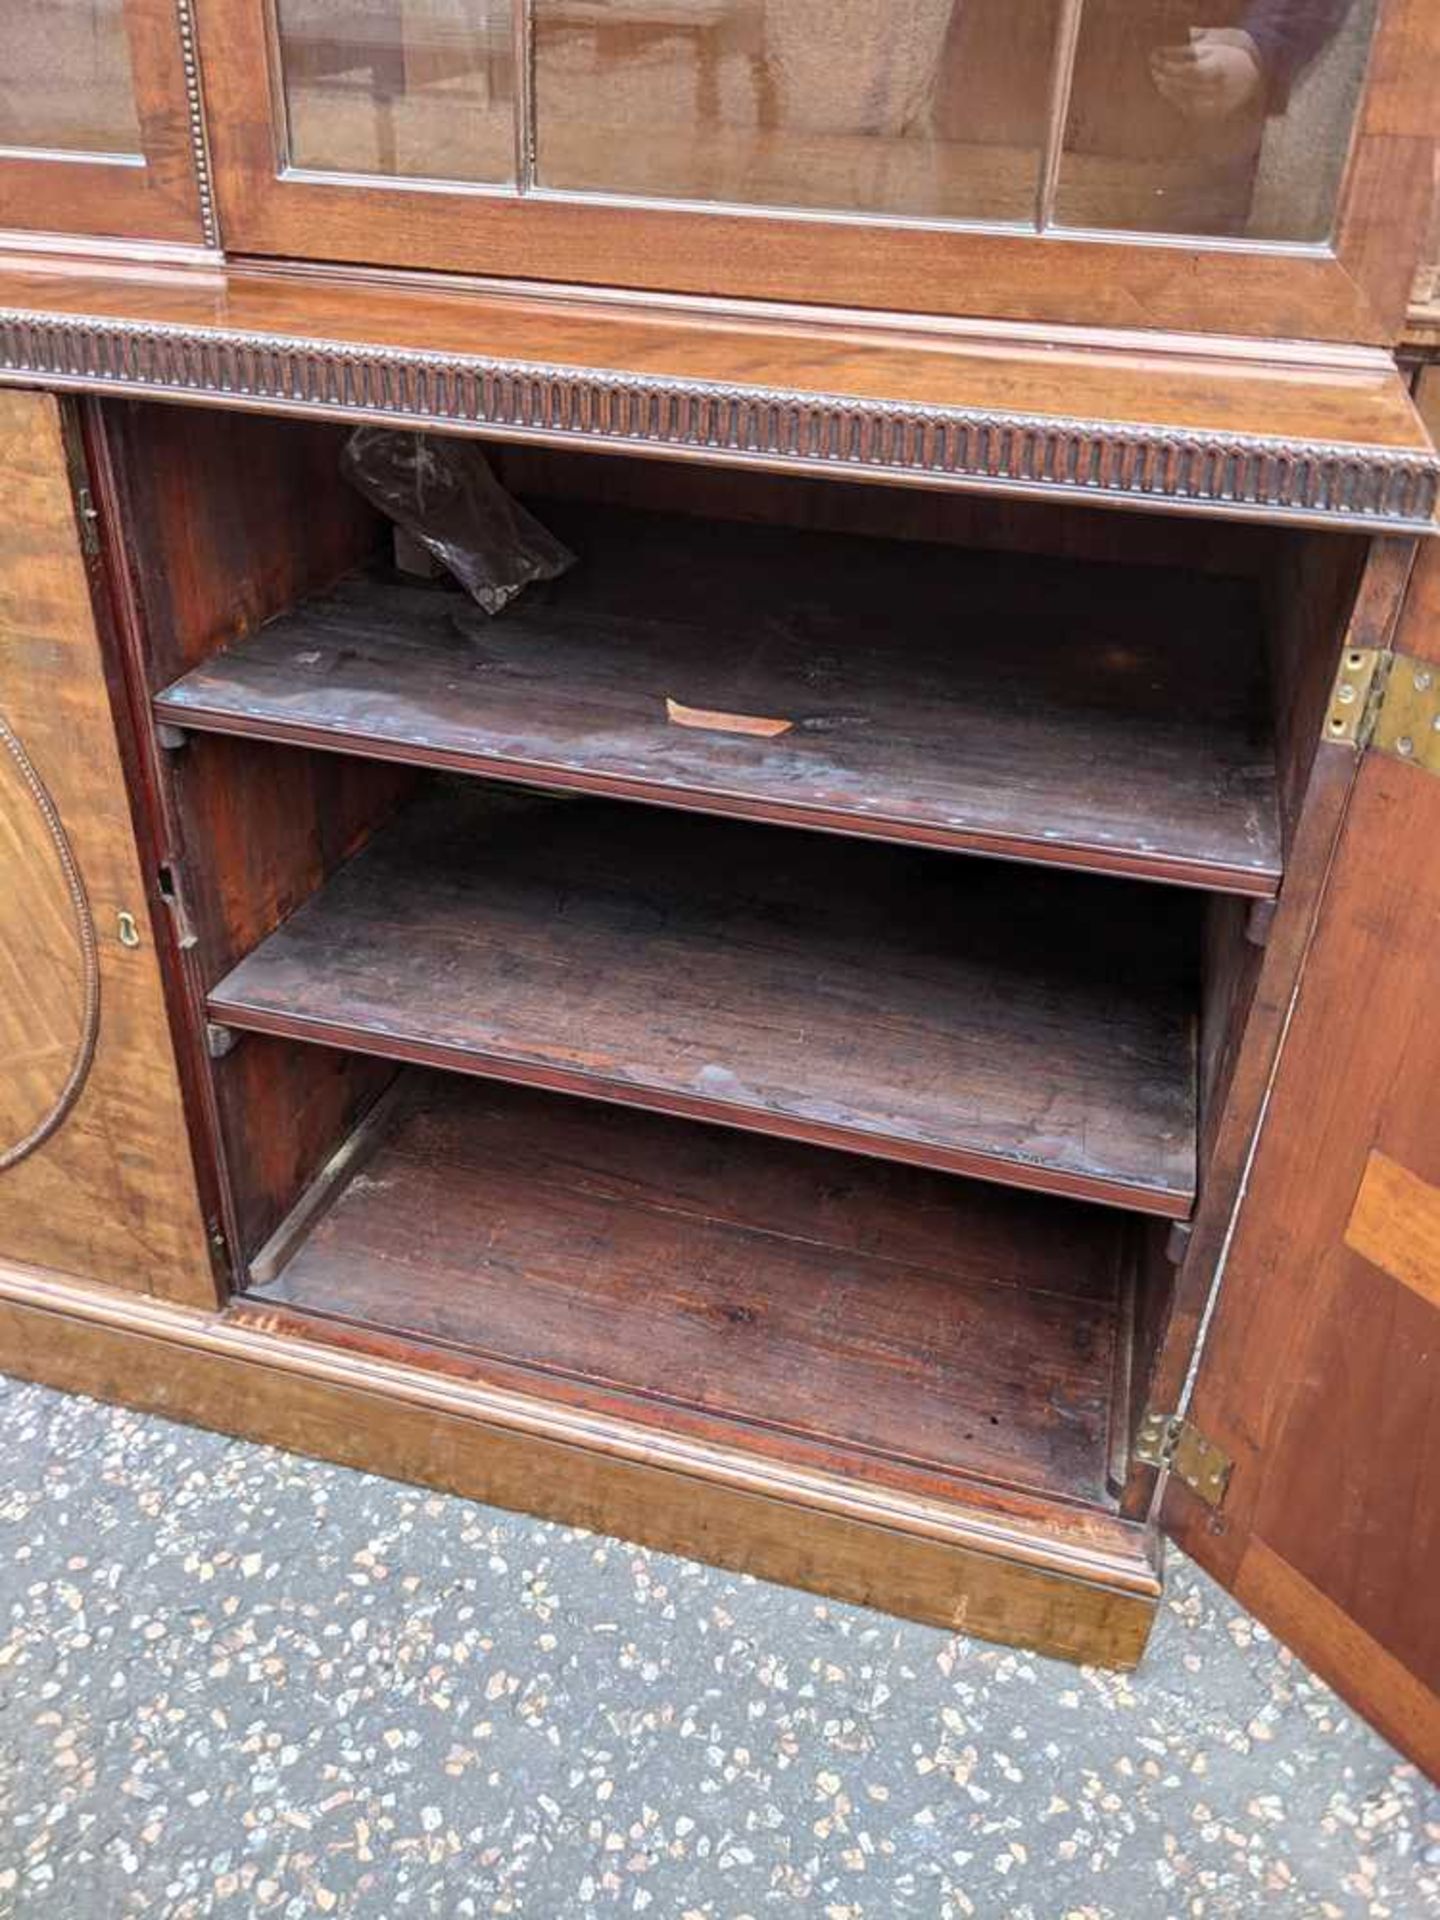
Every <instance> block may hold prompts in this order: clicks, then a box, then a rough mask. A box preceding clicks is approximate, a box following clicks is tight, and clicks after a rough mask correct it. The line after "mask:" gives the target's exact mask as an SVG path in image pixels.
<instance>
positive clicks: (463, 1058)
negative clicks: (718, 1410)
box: [210, 781, 1196, 1216]
mask: <svg viewBox="0 0 1440 1920" xmlns="http://www.w3.org/2000/svg"><path fill="white" fill-rule="evenodd" d="M1195 918H1196V910H1195V897H1194V896H1192V895H1191V894H1189V893H1188V892H1183V891H1181V890H1179V889H1170V888H1152V887H1146V886H1143V885H1141V884H1139V883H1137V882H1130V881H1120V880H1093V879H1088V878H1086V877H1083V876H1078V875H1071V874H1058V873H1055V874H1046V875H1044V876H1040V875H1037V874H1034V873H1031V872H1029V871H1028V870H1026V869H1025V868H1022V867H1016V866H1010V865H1008V864H1002V863H1000V862H993V861H958V860H955V859H953V858H951V857H950V856H948V855H944V854H937V853H917V852H915V851H913V850H912V849H909V848H894V847H876V846H871V845H867V844H864V843H862V842H859V841H849V840H841V839H836V838H831V837H828V836H823V835H807V834H788V833H787V834H778V833H775V832H774V831H773V830H771V829H769V828H766V827H756V826H749V825H741V824H739V823H736V822H732V821H715V820H707V821H703V822H702V821H698V820H693V819H687V818H685V817H683V816H681V815H678V814H672V813H669V812H665V811H661V810H659V809H655V808H642V807H632V806H625V805H622V804H619V803H615V802H605V801H592V800H550V799H543V798H534V799H530V798H524V797H520V796H495V795H493V794H492V793H491V792H490V791H489V790H488V789H485V788H483V787H480V786H478V785H477V783H474V782H458V781H457V782H446V781H442V782H441V783H440V784H439V785H438V786H437V787H436V788H435V789H434V791H432V793H430V794H429V795H427V796H425V797H424V799H423V800H422V802H421V803H419V804H417V805H416V806H415V807H414V808H412V809H411V810H409V811H408V812H407V813H406V814H405V815H404V816H402V818H401V820H400V821H398V822H397V823H396V824H395V825H394V826H393V827H391V828H389V829H386V830H384V831H382V832H381V833H380V834H377V836H376V837H375V839H374V840H373V841H372V842H371V843H370V846H369V847H368V848H367V849H366V850H365V851H364V852H363V853H361V854H358V855H357V856H356V857H355V858H354V859H353V860H352V861H351V862H350V863H349V864H348V865H347V866H345V867H343V868H342V869H341V870H340V872H339V873H338V874H337V875H336V876H335V878H334V879H332V880H331V881H330V882H329V884H328V885H327V886H326V887H324V888H323V889H322V890H321V891H320V892H319V893H318V894H316V895H315V897H314V898H313V899H311V900H310V901H309V902H308V903H307V904H306V905H304V906H303V907H301V908H300V909H299V911H298V912H296V913H294V914H292V916H291V917H290V918H289V919H288V920H287V921H285V923H284V924H283V925H282V926H281V927H280V928H279V929H278V930H277V931H276V932H275V933H273V934H272V935H271V936H270V938H269V939H268V940H266V941H264V942H263V943H262V944H261V945H260V946H259V947H258V948H256V950H255V951H254V952H253V953H251V954H250V955H249V956H248V957H247V958H246V959H244V960H242V961H241V963H240V964H239V966H238V967H236V968H235V969H234V970H233V972H231V973H230V974H229V975H227V977H226V978H225V979H224V980H223V981H221V982H220V983H219V985H218V986H217V987H216V988H215V989H214V990H213V991H212V993H211V996H210V1006H211V1011H212V1014H213V1016H214V1018H215V1019H217V1020H219V1021H222V1022H227V1023H229V1024H232V1025H235V1026H238V1027H253V1028H256V1029H259V1030H261V1031H266V1032H272V1033H281V1034H291V1035H294V1036H296V1037H299V1038H305V1037H309V1038H311V1039H316V1040H321V1041H325V1042H328V1043H330V1044H333V1045H337V1046H347V1047H353V1048H358V1049H360V1050H362V1051H365V1052H370V1053H378V1054H381V1055H384V1056H386V1057H389V1058H392V1059H409V1060H412V1061H418V1062H420V1063H422V1064H430V1065H437V1066H447V1067H452V1068H458V1069H459V1070H461V1071H466V1072H473V1073H481V1074H488V1075H492V1076H495V1077H499V1078H504V1079H513V1080H520V1081H528V1082H530V1083H531V1084H539V1085H547V1086H551V1087H557V1088H560V1089H561V1090H566V1091H570V1092H576V1093H587V1094H592V1095H596V1096H599V1097H601V1098H605V1099H611V1100H619V1101H623V1102H627V1103H630V1104H634V1105H640V1106H650V1107H656V1108H660V1109H663V1110H665V1111H668V1112H672V1113H679V1114H682V1115H689V1116H691V1117H694V1118H701V1119H706V1118H708V1119H718V1120H724V1121H726V1122H728V1123H729V1124H731V1125H735V1126H740V1127H748V1128H752V1129H755V1130H758V1131H761V1132H769V1133H776V1134H784V1135H789V1136H790V1137H792V1138H800V1139H806V1140H810V1141H812V1142H814V1143H815V1144H818V1145H825V1146H844V1147H852V1148H856V1149H858V1150H860V1151H862V1152H868V1153H874V1154H878V1155H880V1156H882V1157H889V1158H898V1159H906V1160H913V1161H917V1162H920V1163H922V1164H928V1165H931V1166H937V1167H941V1168H943V1169H945V1170H947V1171H952V1172H970V1173H981V1174H984V1175H985V1176H987V1177H990V1178H994V1179H998V1180H1003V1181H1007V1182H1010V1183H1012V1184H1019V1185H1027V1186H1034V1187H1039V1188H1043V1189H1046V1190H1049V1191H1053V1192H1060V1193H1069V1194H1073V1195H1076V1196H1078V1197H1084V1198H1090V1199H1102V1200H1107V1201H1112V1202H1115V1203H1117V1204H1121V1205H1130V1206H1135V1207H1138V1208H1141V1209H1143V1210H1147V1211H1151V1212H1156V1213H1161V1214H1168V1215H1174V1216H1183V1215H1184V1214H1185V1213H1187V1212H1188V1210H1189V1207H1190V1204H1191V1201H1192V1199H1193V1196H1194V1182H1195V1064H1194V1034H1193V1006H1194V983H1193V966H1194V957H1195V938H1196V927H1195Z"/></svg>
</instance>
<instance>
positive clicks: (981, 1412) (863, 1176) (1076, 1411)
mask: <svg viewBox="0 0 1440 1920" xmlns="http://www.w3.org/2000/svg"><path fill="white" fill-rule="evenodd" d="M380 1124H381V1138H380V1139H379V1140H378V1142H376V1143H375V1144H374V1145H373V1146H372V1147H371V1148H370V1149H369V1150H368V1151H365V1152H362V1153H361V1154H360V1156H359V1157H358V1158H357V1160H356V1161H355V1164H354V1167H353V1172H352V1174H351V1177H350V1178H349V1180H348V1181H347V1183H346V1184H345V1185H344V1187H343V1189H342V1190H341V1191H340V1193H339V1194H338V1196H337V1197H336V1198H334V1199H333V1201H332V1202H331V1204H330V1205H329V1207H328V1209H327V1210H326V1211H325V1212H324V1213H323V1215H322V1217H321V1218H320V1219H319V1221H318V1224H316V1225H315V1226H314V1227H313V1229H312V1230H311V1231H310V1232H309V1234H308V1235H307V1236H305V1237H304V1238H302V1240H301V1241H300V1244H299V1246H298V1248H297V1249H296V1250H295V1252H294V1253H293V1256H292V1257H291V1258H290V1259H289V1260H288V1262H287V1263H286V1264H284V1265H283V1266H282V1268H281V1271H280V1272H279V1273H278V1275H277V1276H276V1277H275V1278H274V1279H273V1280H270V1281H268V1282H266V1283H264V1284H262V1285H260V1286H258V1287H252V1289H251V1292H250V1298H251V1299H253V1300H261V1301H264V1300H269V1301H272V1302H275V1303H277V1304H284V1305H288V1306H291V1307H295V1308H298V1309H301V1310H304V1311H308V1312H312V1313H321V1314H326V1315H331V1316H335V1317H337V1318H340V1319H344V1320H348V1321H351V1322H353V1323H355V1324H357V1325H360V1326H364V1327H367V1328H370V1329H379V1330H389V1331H391V1332H393V1333H396V1334H399V1335H401V1336H402V1337H405V1338H408V1339H410V1340H412V1341H415V1342H418V1343H420V1344H421V1345H422V1346H423V1345H426V1344H440V1345H444V1346H448V1347H452V1348H455V1349H457V1350H458V1351H460V1352H462V1353H464V1354H467V1355H469V1356H471V1357H472V1358H473V1359H474V1360H475V1361H476V1363H477V1364H478V1365H480V1366H481V1367H482V1368H483V1366H484V1364H485V1363H486V1362H487V1361H496V1360H498V1361H500V1362H502V1363H506V1364H508V1365H509V1366H511V1367H518V1368H523V1369H528V1370H530V1371H532V1372H533V1373H534V1374H535V1375H536V1376H537V1380H536V1384H537V1385H538V1384H539V1383H540V1381H541V1380H543V1379H544V1378H546V1377H550V1376H555V1377H559V1378H560V1379H565V1380H570V1381H572V1382H575V1383H577V1384H578V1385H580V1386H581V1387H582V1388H586V1389H590V1390H591V1396H590V1397H591V1398H595V1397H596V1395H606V1394H608V1395H612V1396H618V1397H619V1398H620V1399H621V1400H623V1401H626V1402H629V1403H631V1404H630V1407H629V1410H630V1412H631V1413H632V1414H634V1415H636V1416H637V1417H640V1418H643V1419H646V1420H650V1421H654V1422H656V1423H657V1424H659V1425H661V1426H666V1425H668V1424H670V1423H672V1422H678V1423H679V1424H680V1425H681V1427H682V1430H683V1429H684V1428H685V1427H686V1426H687V1425H688V1426H689V1427H690V1428H691V1429H693V1430H694V1431H696V1432H698V1433H709V1434H710V1435H711V1436H712V1437H714V1436H715V1435H716V1434H717V1433H718V1435H719V1437H720V1438H722V1439H725V1440H731V1441H733V1440H735V1439H737V1438H738V1439H739V1440H740V1441H741V1442H742V1443H743V1444H746V1445H758V1446H759V1447H760V1448H761V1450H762V1451H764V1450H767V1449H768V1450H770V1451H771V1452H778V1453H779V1454H780V1455H782V1456H784V1455H789V1456H793V1457H796V1458H800V1459H809V1460H810V1461H811V1462H812V1463H818V1464H821V1465H823V1466H825V1467H826V1468H828V1469H834V1470H839V1471H848V1472H856V1473H865V1472H869V1471H872V1470H874V1462H875V1461H876V1460H877V1459H878V1460H879V1461H882V1462H888V1463H890V1465H891V1467H892V1475H891V1477H892V1480H893V1479H895V1478H897V1477H898V1478H899V1479H900V1481H901V1483H902V1484H905V1485H908V1486H910V1487H912V1488H913V1487H918V1489H919V1490H920V1491H922V1492H923V1493H926V1494H928V1495H930V1496H932V1497H937V1496H943V1493H944V1491H945V1482H946V1480H947V1479H948V1478H952V1477H954V1476H956V1475H959V1476H965V1475H970V1476H980V1477H983V1478H991V1479H996V1480H999V1481H1002V1482H1006V1483H1009V1484H1013V1485H1018V1486H1022V1487H1030V1488H1033V1489H1036V1490H1039V1491H1044V1492H1050V1493H1054V1494H1058V1495H1060V1496H1062V1497H1066V1498H1073V1499H1076V1500H1082V1499H1083V1500H1088V1501H1090V1502H1092V1503H1094V1504H1097V1505H1102V1506H1103V1505H1106V1504H1108V1500H1107V1495H1106V1489H1105V1470H1106V1455H1107V1445H1108V1439H1109V1428H1110V1420H1111V1414H1112V1405H1111V1396H1112V1391H1113V1383H1114V1379H1115V1374H1116V1364H1115V1363H1116V1347H1117V1345H1118V1344H1119V1343H1120V1342H1122V1341H1123V1340H1125V1339H1126V1338H1128V1328H1126V1327H1125V1326H1124V1325H1123V1324H1122V1317H1121V1299H1120V1270H1121V1262H1122V1260H1123V1258H1124V1254H1125V1247H1126V1236H1127V1232H1128V1223H1127V1222H1126V1220H1125V1218H1124V1216H1123V1215H1120V1214H1118V1213H1115V1212H1113V1211H1110V1210H1105V1209H1100V1208H1086V1207H1081V1206H1077V1205H1074V1204H1067V1203H1064V1202H1057V1201H1052V1200H1047V1199H1043V1198H1039V1197H1036V1196H1033V1195H1029V1194H1017V1193H1010V1192H1004V1191H1002V1190H1000V1189H998V1188H992V1187H988V1186H981V1185H978V1184H976V1183H972V1182H967V1181H958V1180H953V1179H948V1178H946V1177H945V1176H944V1175H939V1174H933V1173H928V1172H925V1171H923V1170H920V1169H912V1168H895V1167H887V1166H884V1165H882V1164H879V1163H877V1162H874V1161H868V1160H861V1159H858V1158H855V1157H847V1156H842V1155H836V1154H829V1153H825V1152H823V1151H819V1150H817V1149H815V1148H810V1147H798V1146H791V1145H777V1144H776V1143H773V1142H769V1141H760V1140H756V1139H755V1138H754V1137H753V1136H747V1135H743V1134H736V1133H733V1132H731V1131H729V1130H728V1129H723V1128H717V1127H703V1126H696V1125H694V1124H692V1123H687V1122H683V1121H675V1120H669V1119H665V1118H662V1117H660V1116H658V1115H653V1114H644V1113H635V1112H633V1111H626V1110H623V1109H620V1108H616V1107H610V1106H601V1105H599V1104H597V1103H594V1102H591V1101H581V1100H565V1099H561V1098H559V1097H557V1096H555V1095H553V1094H544V1093H537V1092H535V1091H533V1090H530V1089H527V1088H514V1087H500V1086H493V1085H492V1086H482V1085H479V1084H477V1083H476V1082H474V1081H457V1080H455V1079H453V1078H451V1077H447V1076H440V1075H436V1076H425V1075H419V1076H415V1077H414V1078H413V1079H412V1081H411V1082H410V1083H408V1088H407V1089H406V1090H402V1091H401V1092H400V1093H399V1095H398V1098H397V1101H396V1106H395V1109H394V1110H393V1112H392V1113H391V1114H389V1115H388V1116H387V1117H386V1118H385V1119H384V1120H383V1121H382V1122H381V1123H380ZM600 1403H601V1404H605V1403H606V1402H604V1401H603V1400H602V1401H601V1402H600ZM737 1430H739V1431H737ZM950 1492H951V1493H952V1494H953V1492H954V1489H953V1487H952V1488H951V1489H950Z"/></svg>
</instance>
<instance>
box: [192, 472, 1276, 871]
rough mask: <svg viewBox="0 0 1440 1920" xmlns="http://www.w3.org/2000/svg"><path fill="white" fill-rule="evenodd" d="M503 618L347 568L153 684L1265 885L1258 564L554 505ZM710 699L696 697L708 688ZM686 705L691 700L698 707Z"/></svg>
mask: <svg viewBox="0 0 1440 1920" xmlns="http://www.w3.org/2000/svg"><path fill="white" fill-rule="evenodd" d="M540 511H541V512H542V513H543V514H544V516H545V518H546V519H547V521H548V522H549V523H550V524H551V525H552V526H553V527H554V528H555V530H556V531H557V532H558V533H559V534H560V535H561V537H562V538H563V539H564V540H565V541H566V542H567V543H568V544H569V545H570V546H571V547H572V549H573V550H574V551H575V552H576V553H577V554H578V555H579V556H580V564H579V566H578V567H577V568H576V569H575V571H574V572H572V573H571V574H569V575H567V576H566V577H565V578H563V579H561V580H559V581H557V582H554V583H553V584H551V585H548V586H546V587H545V588H543V589H532V590H531V591H530V592H528V593H527V594H526V595H525V596H524V597H523V598H522V599H521V600H520V601H519V602H518V603H517V604H516V605H515V606H514V607H513V608H511V609H509V610H507V612H506V614H505V615H504V617H503V618H501V619H497V620H489V619H487V618H486V616H485V615H483V614H482V613H480V612H479V610H478V609H477V608H475V607H474V606H473V604H472V603H471V602H470V601H469V600H468V599H467V598H466V597H465V596H464V595H462V594H461V593H460V592H459V590H458V589H455V588H453V587H452V588H446V587H433V586H418V585H414V584H406V583H405V582H404V580H403V579H399V578H396V577H394V576H385V577H375V576H365V575H357V576H353V577H352V578H350V579H348V580H346V581H344V582H343V583H341V585H340V586H339V587H337V588H336V589H335V590H334V591H333V592H332V593H329V594H326V595H322V596H319V597H316V598H314V599H311V600H308V601H306V602H305V603H304V604H303V605H301V606H299V607H297V608H296V609H295V610H294V611H293V612H291V613H287V614H285V615H282V616H281V617H280V618H279V619H276V620H273V621H271V622H270V623H269V624H268V625H267V626H265V627H264V628H263V629H261V631H259V632H258V633H253V634H250V635H248V636H246V637H245V638H243V639H242V640H240V641H239V642H237V643H236V644H235V645H233V646H231V647H228V648H226V649H225V650H223V651H222V652H220V653H216V654H212V655H210V656H209V657H208V658H207V659H205V660H204V661H203V662H202V663H201V664H199V665H198V666H197V667H195V669H194V670H193V671H192V672H190V673H189V674H187V675H186V676H185V677H184V678H183V679H181V680H180V681H179V682H178V683H177V684H175V685H174V686H172V687H171V688H169V689H168V690H167V691H166V692H165V693H164V694H162V695H161V697H160V699H159V701H158V703H157V710H158V712H159V714H160V716H161V717H162V718H163V719H166V720H170V721H172V722H175V723H178V724H188V725H191V726H198V727H207V728H215V729H218V730H221V731H224V730H230V731H236V732H244V733H249V734H254V735H258V736H260V737H263V738H266V739H271V740H287V741H296V742H300V743H303V744H310V745H319V746H331V747H336V748H344V749H346V750H348V751H351V752H357V753H367V754H374V755H381V756H385V757H393V758H397V759H404V760H410V761H414V762H416V763H419V764H430V765H446V766H451V767H455V768H459V769H463V770H466V771H470V772H474V773H479V774H486V773H488V774H491V775H495V776H499V777H504V778H509V779H522V780H527V781H530V782H533V783H535V784H539V785H550V786H555V787H569V788H576V789H582V790H591V791H599V792H608V793H613V794H624V795H629V796H631V797H634V798H641V799H647V800H654V801H660V802H662V803H665V804H669V805H674V806H688V807H696V808H701V809H708V810H711V811H714V812H718V813H727V814H736V815H748V816H750V817H757V818H764V819H771V820H775V821H780V822H785V823H789V824H793V825H806V826H822V827H828V828H831V829H834V830H836V831H840V832H846V833H854V834H864V835H871V836H875V837H878V838H886V839H894V840H914V841H922V842H925V843H928V844H932V845H937V846H948V847H957V848H976V849H980V850H982V851H993V852H1000V853H1005V854H1011V855H1015V856H1018V857H1022V858H1026V859H1032V860H1038V861H1045V862H1055V863H1062V864H1066V865H1073V866H1078V867H1083V868H1086V869H1089V870H1091V871H1111V872H1129V873H1134V874H1137V875H1145V876H1149V877H1153V878H1157V879H1173V880H1183V881H1188V882H1190V883H1191V884H1196V885H1206V886H1214V887H1217V888H1221V889H1225V890H1228V891H1234V892H1239V893H1246V894H1256V895H1270V894H1273V893H1274V892H1275V891H1276V889H1277V888H1278V885H1279V880H1280V871H1281V849H1280V827H1279V814H1278V808H1277V803H1276V794H1275V769H1274V754H1273V747H1272V742H1271V729H1270V717H1269V711H1268V692H1267V686H1266V670H1265V656H1264V648H1263V643H1262V636H1261V633H1260V626H1259V619H1258V607H1257V605H1256V601H1255V596H1254V592H1253V589H1252V588H1251V586H1250V585H1249V584H1248V583H1245V582H1241V581H1235V580H1222V579H1210V578H1204V577H1202V576H1199V575H1196V574H1194V573H1187V572H1182V571H1179V570H1176V571H1174V572H1157V573H1155V574H1154V575H1153V576H1151V577H1148V578H1147V579H1146V580H1145V582H1144V591H1143V593H1142V592H1137V590H1136V581H1135V576H1134V573H1133V571H1131V570H1129V569H1126V568H1121V567H1100V566H1088V567H1087V566H1083V565H1075V564H1069V565H1067V564H1066V563H1064V562H1060V561H1051V562H1046V561H1040V560H1029V561H1022V560H1014V559H1009V560H1007V559H1003V558H1001V557H999V556H997V555H993V554H977V553H970V552H963V551H948V552H947V551H945V550H943V549H940V548H937V547H933V546H921V545H917V544H914V543H910V542H904V541H879V540H863V539H853V538H846V537H843V536H827V535H823V534H804V533H797V532H790V531H787V530H785V529H777V528H770V527H755V526H751V527H736V526H724V525H716V524H707V523H705V522H702V521H696V520H691V519H686V518H682V517H680V516H676V515H666V514H637V513H630V512H625V511H620V510H615V509H607V508H602V507H590V508H583V509H577V508H576V507H575V506H573V505H569V506H564V505H560V504H552V503H547V504H545V505H543V506H542V507H541V508H540ZM696 709H698V710H700V717H699V718H698V719H697V718H696V716H695V711H694V710H696ZM687 710H688V711H687Z"/></svg>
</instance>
